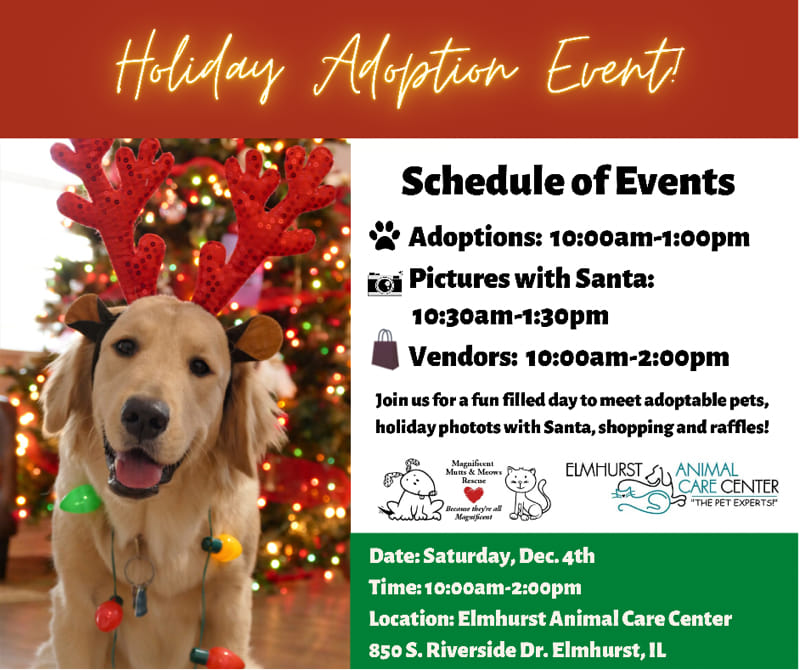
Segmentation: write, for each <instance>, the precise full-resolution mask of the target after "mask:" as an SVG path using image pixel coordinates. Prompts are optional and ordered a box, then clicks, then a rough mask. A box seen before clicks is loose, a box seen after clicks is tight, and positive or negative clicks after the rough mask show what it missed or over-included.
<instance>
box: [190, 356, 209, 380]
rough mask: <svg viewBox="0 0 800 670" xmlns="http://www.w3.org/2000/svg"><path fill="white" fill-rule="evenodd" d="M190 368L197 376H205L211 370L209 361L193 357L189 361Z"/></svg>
mask: <svg viewBox="0 0 800 670" xmlns="http://www.w3.org/2000/svg"><path fill="white" fill-rule="evenodd" d="M189 369H190V370H191V371H192V374H193V375H195V376H197V377H205V376H206V375H207V374H209V373H210V372H211V368H210V367H208V363H206V362H205V361H204V360H203V359H202V358H193V359H192V360H191V361H189Z"/></svg>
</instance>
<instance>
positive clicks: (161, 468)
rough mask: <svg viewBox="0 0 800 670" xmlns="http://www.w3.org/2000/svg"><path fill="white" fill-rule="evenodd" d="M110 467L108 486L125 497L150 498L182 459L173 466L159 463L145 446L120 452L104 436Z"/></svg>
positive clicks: (173, 472) (170, 476) (169, 477)
mask: <svg viewBox="0 0 800 670" xmlns="http://www.w3.org/2000/svg"><path fill="white" fill-rule="evenodd" d="M103 446H104V447H105V452H106V465H107V466H108V485H109V487H111V490H112V491H113V492H114V493H116V494H117V495H120V496H125V497H126V498H149V497H150V496H154V495H156V493H158V487H159V486H161V485H162V484H166V483H167V482H169V481H170V480H171V479H172V475H174V474H175V471H176V470H177V469H178V466H179V465H180V464H181V462H182V461H183V459H181V460H180V461H178V462H177V463H173V464H172V465H161V464H160V463H156V462H155V461H154V460H153V459H152V458H150V456H148V455H147V453H145V451H144V450H143V449H131V450H129V451H121V452H117V451H114V449H113V448H112V447H111V445H110V444H109V443H108V440H106V439H105V438H104V439H103Z"/></svg>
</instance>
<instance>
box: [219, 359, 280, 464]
mask: <svg viewBox="0 0 800 670" xmlns="http://www.w3.org/2000/svg"><path fill="white" fill-rule="evenodd" d="M284 440H285V435H284V432H283V429H282V428H281V427H280V425H279V424H278V406H277V404H276V402H275V399H274V398H273V396H272V395H271V394H270V392H269V389H268V388H267V386H266V384H265V383H264V380H263V379H261V378H260V376H259V373H258V371H257V370H256V366H255V365H254V364H245V365H236V366H234V368H233V371H232V377H231V395H230V397H229V399H228V402H226V403H225V407H224V409H223V413H222V426H221V428H220V441H219V444H218V446H217V449H216V450H215V453H216V454H217V455H223V456H224V457H225V458H226V459H227V462H228V463H230V464H231V465H232V466H233V467H234V468H236V469H237V470H241V471H242V472H244V473H245V474H246V475H248V476H249V477H255V475H256V464H257V463H260V462H261V460H263V458H264V455H265V454H266V452H267V449H269V448H270V447H273V448H274V447H278V446H280V445H281V444H282V443H283V441H284Z"/></svg>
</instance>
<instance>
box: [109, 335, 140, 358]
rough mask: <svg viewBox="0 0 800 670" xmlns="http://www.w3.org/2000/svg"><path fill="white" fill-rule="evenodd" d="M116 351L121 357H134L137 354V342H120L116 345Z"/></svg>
mask: <svg viewBox="0 0 800 670" xmlns="http://www.w3.org/2000/svg"><path fill="white" fill-rule="evenodd" d="M114 349H116V350H117V353H118V354H119V355H120V356H126V357H129V356H133V355H134V354H135V353H136V342H134V341H133V340H127V339H125V340H120V341H119V342H115V343H114Z"/></svg>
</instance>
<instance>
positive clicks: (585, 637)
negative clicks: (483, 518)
mask: <svg viewBox="0 0 800 670" xmlns="http://www.w3.org/2000/svg"><path fill="white" fill-rule="evenodd" d="M797 539H798V536H797V534H796V533H785V534H773V533H770V534H767V533H765V534H742V533H740V534H690V533H681V534H623V533H613V534H612V533H596V534H588V533H586V534H579V533H559V534H534V533H531V534H489V533H484V534H479V533H469V534H448V533H443V534H431V535H429V534H398V533H386V534H354V535H353V538H352V552H351V557H352V575H353V577H352V587H351V594H352V614H351V617H352V621H351V634H352V643H351V663H352V666H353V667H354V668H382V667H386V668H436V667H442V668H469V667H480V668H506V667H508V668H536V667H542V668H557V667H564V668H592V667H598V668H625V667H640V668H797V649H798V620H797V596H798V584H797V582H798V564H797Z"/></svg>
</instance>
